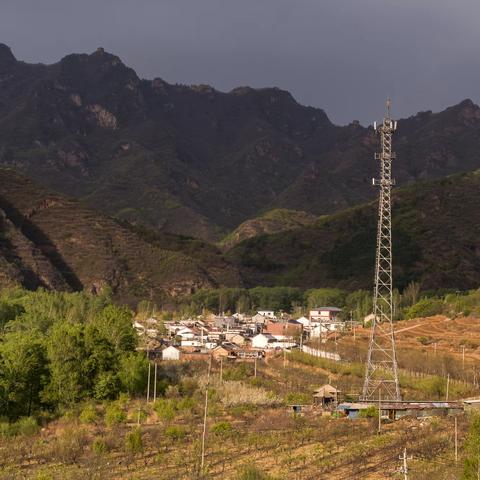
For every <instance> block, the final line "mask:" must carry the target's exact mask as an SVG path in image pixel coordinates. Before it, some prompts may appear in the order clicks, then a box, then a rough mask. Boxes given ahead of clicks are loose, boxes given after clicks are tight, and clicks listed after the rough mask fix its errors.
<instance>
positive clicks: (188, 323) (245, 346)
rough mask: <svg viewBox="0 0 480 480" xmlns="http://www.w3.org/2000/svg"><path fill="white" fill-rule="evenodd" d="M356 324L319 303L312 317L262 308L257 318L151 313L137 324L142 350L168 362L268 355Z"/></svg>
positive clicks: (306, 347)
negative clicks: (158, 315)
mask: <svg viewBox="0 0 480 480" xmlns="http://www.w3.org/2000/svg"><path fill="white" fill-rule="evenodd" d="M352 325H353V324H352V322H347V321H345V320H344V318H343V316H342V310H341V309H340V308H337V307H318V308H314V309H311V310H310V311H309V313H308V317H307V316H301V317H299V318H292V317H291V316H290V315H288V314H284V313H281V314H279V315H276V312H274V311H273V310H258V311H257V313H256V314H255V315H253V316H249V315H246V314H243V313H234V314H233V315H231V316H226V315H213V314H211V315H205V316H203V315H201V316H199V317H197V318H195V319H192V318H188V319H184V320H172V321H160V320H159V319H157V318H156V317H155V316H151V317H149V318H146V319H145V320H143V321H142V320H139V319H136V320H135V322H134V325H133V326H134V328H135V329H136V331H137V333H138V335H139V337H140V339H141V340H142V346H141V347H140V348H142V349H143V350H146V351H147V355H148V356H149V358H151V359H162V360H164V361H169V360H195V359H198V360H201V359H208V357H209V356H210V355H211V356H212V357H213V358H214V359H219V358H221V357H222V358H227V359H230V360H242V359H255V358H264V357H265V356H267V355H271V354H272V353H275V352H278V351H289V350H291V349H294V348H300V349H308V348H309V347H308V346H307V345H306V343H308V342H309V341H316V342H317V343H325V342H326V341H327V340H328V338H330V337H332V336H334V335H336V333H337V332H340V331H345V330H346V329H351V328H353V327H352ZM324 354H325V356H326V357H328V356H329V355H333V354H329V353H328V352H324ZM334 358H336V357H334ZM338 358H339V357H338Z"/></svg>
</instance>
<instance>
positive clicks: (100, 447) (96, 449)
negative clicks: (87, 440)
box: [92, 438, 109, 455]
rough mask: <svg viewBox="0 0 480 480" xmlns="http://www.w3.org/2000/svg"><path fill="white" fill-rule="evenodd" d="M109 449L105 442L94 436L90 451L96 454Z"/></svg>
mask: <svg viewBox="0 0 480 480" xmlns="http://www.w3.org/2000/svg"><path fill="white" fill-rule="evenodd" d="M108 450H109V448H108V445H107V442H105V440H102V439H100V438H96V439H95V440H94V441H93V443H92V452H93V453H95V454H96V455H101V454H103V453H107V452H108Z"/></svg>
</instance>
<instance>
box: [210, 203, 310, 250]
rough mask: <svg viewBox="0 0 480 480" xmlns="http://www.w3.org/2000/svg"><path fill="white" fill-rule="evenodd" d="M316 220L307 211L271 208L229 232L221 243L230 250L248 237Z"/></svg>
mask: <svg viewBox="0 0 480 480" xmlns="http://www.w3.org/2000/svg"><path fill="white" fill-rule="evenodd" d="M315 220H317V217H315V215H311V214H309V213H307V212H299V211H297V210H287V209H285V208H279V209H276V210H269V211H268V212H265V213H263V214H262V215H260V216H259V217H256V218H252V219H250V220H247V221H246V222H243V223H242V224H241V225H239V226H238V227H237V228H236V229H235V230H234V231H233V232H231V233H230V234H228V235H227V236H226V237H225V238H224V239H223V240H222V241H221V242H220V244H219V245H220V247H221V248H222V249H223V250H228V249H230V248H232V247H234V246H235V245H236V244H238V243H240V242H242V241H243V240H247V239H248V238H252V237H258V236H259V235H266V234H272V233H280V232H285V231H287V230H295V229H296V228H300V227H306V226H307V225H311V224H312V223H314V222H315Z"/></svg>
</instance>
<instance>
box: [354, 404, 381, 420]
mask: <svg viewBox="0 0 480 480" xmlns="http://www.w3.org/2000/svg"><path fill="white" fill-rule="evenodd" d="M358 416H359V417H360V418H378V408H377V407H374V406H373V405H372V406H370V407H368V408H364V409H362V410H360V411H359V412H358Z"/></svg>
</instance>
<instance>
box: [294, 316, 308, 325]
mask: <svg viewBox="0 0 480 480" xmlns="http://www.w3.org/2000/svg"><path fill="white" fill-rule="evenodd" d="M297 322H298V323H301V324H302V325H303V326H304V327H309V326H310V320H309V319H308V318H307V317H300V318H297Z"/></svg>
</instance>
